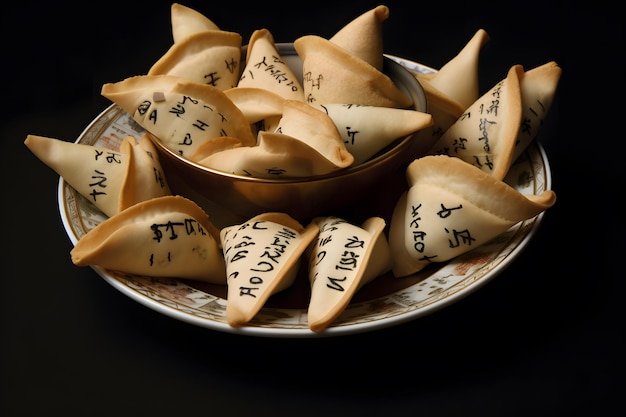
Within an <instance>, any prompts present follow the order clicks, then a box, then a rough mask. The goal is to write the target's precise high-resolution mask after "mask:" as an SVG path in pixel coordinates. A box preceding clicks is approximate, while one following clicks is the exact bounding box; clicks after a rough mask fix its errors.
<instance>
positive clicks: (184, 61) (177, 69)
mask: <svg viewBox="0 0 626 417" xmlns="http://www.w3.org/2000/svg"><path fill="white" fill-rule="evenodd" d="M240 65H241V35H239V34H238V33H234V32H227V31H222V30H211V31H204V32H199V33H194V34H191V35H189V36H186V37H185V38H184V39H182V40H180V41H179V42H175V43H174V44H173V45H172V46H171V47H170V48H169V49H168V50H167V52H166V53H165V54H164V55H163V56H162V57H161V58H159V59H158V60H157V61H156V62H155V63H154V64H153V65H152V67H151V68H150V69H149V71H148V74H147V75H172V76H176V77H180V78H183V79H185V80H188V81H193V82H196V83H199V84H208V85H210V86H213V87H216V88H219V89H220V90H226V89H228V88H232V87H235V86H236V85H237V82H238V80H239V69H240Z"/></svg>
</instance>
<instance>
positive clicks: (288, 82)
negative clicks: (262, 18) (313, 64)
mask: <svg viewBox="0 0 626 417" xmlns="http://www.w3.org/2000/svg"><path fill="white" fill-rule="evenodd" d="M237 87H254V88H261V89H265V90H268V91H271V92H273V93H276V94H278V95H279V96H281V97H283V98H285V99H289V100H299V101H304V89H303V88H302V85H301V83H300V81H298V77H297V76H296V74H295V73H294V71H293V70H292V69H291V68H290V67H289V65H287V63H286V62H285V61H284V60H283V58H282V56H281V54H280V52H279V51H278V48H277V47H276V44H275V43H274V37H273V36H272V34H271V33H270V31H269V30H267V29H258V30H255V31H254V32H253V33H252V36H251V37H250V41H249V43H248V49H247V51H246V65H245V68H244V69H243V72H242V73H241V77H240V79H239V82H238V83H237Z"/></svg>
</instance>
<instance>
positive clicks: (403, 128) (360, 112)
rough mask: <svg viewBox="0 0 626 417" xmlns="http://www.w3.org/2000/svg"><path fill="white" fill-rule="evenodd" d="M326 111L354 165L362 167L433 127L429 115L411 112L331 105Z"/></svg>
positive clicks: (387, 108)
mask: <svg viewBox="0 0 626 417" xmlns="http://www.w3.org/2000/svg"><path fill="white" fill-rule="evenodd" d="M322 109H323V110H324V111H326V113H327V114H328V115H329V116H330V118H331V119H332V120H333V122H334V123H335V126H336V127H337V130H338V131H339V133H340V134H341V138H342V139H343V142H344V143H345V145H346V149H347V150H348V152H350V153H351V154H352V156H354V162H353V165H358V164H361V163H363V162H365V161H367V160H368V159H370V158H371V157H372V156H374V155H375V154H376V153H377V152H378V151H380V150H382V149H383V148H385V147H386V146H388V145H390V144H391V143H393V142H394V141H396V140H397V139H400V138H404V137H406V136H408V135H411V134H413V133H415V132H417V131H419V130H422V129H424V128H426V127H428V126H430V125H432V123H433V118H432V116H431V115H430V114H428V113H422V112H419V111H416V110H410V109H395V108H391V107H373V106H361V105H352V104H327V105H324V106H322Z"/></svg>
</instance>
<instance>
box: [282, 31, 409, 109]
mask: <svg viewBox="0 0 626 417" xmlns="http://www.w3.org/2000/svg"><path fill="white" fill-rule="evenodd" d="M294 48H295V49H296V51H297V52H298V55H300V58H302V70H303V86H304V98H305V101H306V102H307V103H309V104H311V105H313V106H321V105H325V104H330V103H340V104H361V105H365V106H378V107H396V108H409V107H410V106H411V105H412V104H413V102H412V100H411V99H410V98H409V97H408V96H407V95H405V94H404V93H403V92H402V91H401V90H400V89H399V88H398V87H397V86H396V85H395V84H394V82H393V80H391V78H389V77H388V76H387V75H386V74H384V73H383V72H382V71H380V70H378V69H377V68H376V67H373V66H372V65H370V64H369V63H368V62H366V61H364V60H363V59H361V58H360V57H357V56H355V55H352V54H351V53H349V52H348V51H347V50H346V49H344V48H342V47H340V46H338V45H336V44H335V43H333V42H331V41H329V40H327V39H324V38H322V37H319V36H316V35H305V36H302V37H300V38H298V39H296V40H295V41H294Z"/></svg>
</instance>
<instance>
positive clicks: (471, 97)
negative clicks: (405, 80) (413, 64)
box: [416, 29, 489, 138]
mask: <svg viewBox="0 0 626 417" xmlns="http://www.w3.org/2000/svg"><path fill="white" fill-rule="evenodd" d="M488 40H489V35H488V34H487V32H486V31H485V30H484V29H479V30H478V31H476V33H475V34H474V36H473V37H472V38H471V39H470V40H469V42H467V44H465V46H464V47H463V49H461V51H460V52H459V53H458V54H457V55H456V56H454V57H453V58H452V59H451V60H450V61H448V62H447V63H446V64H445V65H444V66H442V67H441V68H440V69H439V70H438V71H437V72H435V73H428V74H421V73H420V74H417V75H416V78H417V80H418V81H419V82H420V84H421V86H422V88H423V89H424V93H425V94H426V98H427V101H428V112H429V113H430V114H432V115H433V120H434V123H433V125H432V128H431V129H430V130H431V135H433V136H434V137H435V138H438V137H440V136H441V135H442V134H443V133H444V132H445V131H446V130H448V128H449V127H450V126H451V125H452V124H453V123H454V122H455V121H456V120H457V119H458V118H459V117H460V116H461V115H462V114H463V112H464V111H465V109H467V108H468V107H469V106H471V105H472V104H473V103H474V102H475V101H476V100H477V99H478V97H479V95H480V93H479V91H480V90H479V83H478V82H479V77H478V69H479V65H478V63H479V58H480V51H481V50H482V47H483V45H484V44H485V43H487V41H488Z"/></svg>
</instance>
